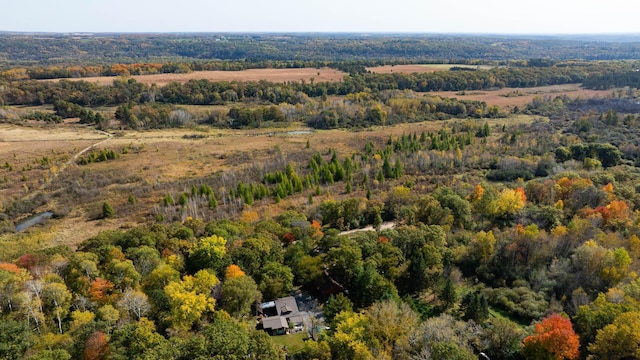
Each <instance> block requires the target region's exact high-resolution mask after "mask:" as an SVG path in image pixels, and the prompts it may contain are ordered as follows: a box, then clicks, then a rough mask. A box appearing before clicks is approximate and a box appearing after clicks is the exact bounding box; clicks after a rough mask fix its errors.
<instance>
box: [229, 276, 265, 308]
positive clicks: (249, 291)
mask: <svg viewBox="0 0 640 360" xmlns="http://www.w3.org/2000/svg"><path fill="white" fill-rule="evenodd" d="M261 299H262V294H261V293H260V291H258V286H257V285H256V283H255V281H253V279H252V278H251V277H250V276H247V275H244V276H239V277H235V278H232V279H228V280H226V281H225V282H224V283H223V284H222V300H221V304H220V305H221V307H222V308H223V309H224V310H225V311H227V312H228V313H229V314H231V315H232V316H233V317H235V318H243V317H245V316H248V315H250V313H251V305H253V304H256V303H258V302H259V301H260V300H261Z"/></svg>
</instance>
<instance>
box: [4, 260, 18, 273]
mask: <svg viewBox="0 0 640 360" xmlns="http://www.w3.org/2000/svg"><path fill="white" fill-rule="evenodd" d="M0 270H4V271H7V272H11V273H14V274H20V268H19V267H18V266H16V265H15V264H12V263H0Z"/></svg>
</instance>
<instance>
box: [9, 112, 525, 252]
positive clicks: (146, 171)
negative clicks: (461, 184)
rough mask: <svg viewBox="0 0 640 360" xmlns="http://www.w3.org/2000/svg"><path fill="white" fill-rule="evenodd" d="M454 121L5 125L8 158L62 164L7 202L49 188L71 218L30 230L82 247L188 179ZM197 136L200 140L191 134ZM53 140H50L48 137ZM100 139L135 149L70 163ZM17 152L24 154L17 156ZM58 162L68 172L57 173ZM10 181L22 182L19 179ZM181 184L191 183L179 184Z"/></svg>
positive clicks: (269, 211)
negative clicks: (132, 200)
mask: <svg viewBox="0 0 640 360" xmlns="http://www.w3.org/2000/svg"><path fill="white" fill-rule="evenodd" d="M532 119H533V117H529V116H523V115H521V116H518V117H512V118H508V119H499V120H491V123H492V125H496V126H501V124H502V123H514V122H522V121H525V122H528V121H531V120H532ZM453 121H460V120H447V121H430V122H423V123H413V124H399V125H394V126H387V127H376V128H370V129H366V130H362V131H357V132H354V131H346V130H326V131H311V130H310V129H307V128H305V127H304V126H303V125H301V124H294V125H292V126H291V127H290V128H287V129H256V130H249V131H247V130H220V129H213V128H209V127H204V126H203V127H197V128H194V129H168V130H154V131H119V132H116V133H114V136H113V137H111V138H106V137H105V135H104V134H101V133H97V132H94V131H92V130H91V129H90V128H86V127H84V126H81V125H77V124H65V125H63V126H60V127H59V128H56V129H49V128H37V127H20V126H15V125H3V126H2V127H1V128H0V134H2V136H1V137H0V139H1V140H2V141H0V158H2V159H15V160H13V163H15V166H14V170H13V171H12V172H13V173H19V174H21V173H22V172H21V171H20V170H19V169H21V167H26V166H28V165H29V164H31V163H34V161H35V159H41V158H42V157H44V156H49V157H52V156H51V154H57V155H56V156H54V159H56V161H54V162H53V163H54V164H53V165H46V166H43V165H41V164H38V166H37V167H36V166H35V164H34V165H33V166H32V167H36V168H37V169H32V170H26V174H27V177H29V178H30V179H31V180H29V181H27V182H26V185H27V186H28V190H27V189H26V188H24V186H23V184H22V183H21V182H20V181H18V182H17V184H16V185H11V186H8V187H7V188H6V189H3V190H2V192H1V193H0V194H2V198H1V199H2V200H3V202H5V203H6V201H7V200H16V199H20V198H22V199H25V198H29V197H33V193H34V192H38V191H39V190H38V189H39V188H40V189H42V192H43V193H44V194H46V196H47V199H48V200H47V203H46V204H44V205H41V206H40V207H39V208H36V209H34V211H33V213H39V212H42V211H46V210H54V211H55V212H59V213H61V214H64V216H62V217H60V218H59V219H53V220H50V221H49V222H48V223H47V224H46V225H44V227H35V228H32V229H30V230H29V231H27V233H33V234H34V236H36V237H37V236H39V235H37V234H39V230H38V229H39V228H40V230H44V231H43V232H42V233H45V234H50V235H48V236H47V237H46V240H42V239H40V240H38V241H39V242H42V241H46V242H47V243H48V244H50V245H58V244H67V245H72V246H73V245H75V244H77V243H78V242H80V241H82V240H84V239H86V238H88V237H90V236H94V235H96V234H97V233H98V232H100V231H102V230H108V229H115V228H127V227H130V226H134V225H135V224H137V223H145V222H152V221H154V220H153V219H154V214H153V213H152V211H151V210H152V209H154V207H156V208H157V207H159V205H160V204H161V202H162V198H163V197H164V196H165V195H166V194H167V193H171V192H175V191H185V192H188V191H190V188H189V187H188V186H187V185H177V184H184V183H185V181H188V180H189V179H196V180H194V181H198V180H197V179H206V178H207V177H211V176H214V175H215V174H217V173H219V172H222V173H240V172H241V171H242V169H245V168H247V167H250V166H252V165H255V164H266V163H269V162H270V161H273V159H274V158H280V159H284V160H285V161H294V162H299V163H304V161H306V159H308V157H310V156H311V155H312V154H314V153H316V152H321V153H326V151H327V149H329V148H332V149H335V150H336V151H337V152H338V153H339V154H341V156H347V155H348V154H351V153H354V152H356V151H361V150H362V148H364V145H365V144H366V143H367V142H368V141H374V142H379V143H383V142H384V141H386V139H387V138H388V137H389V135H393V136H400V135H402V134H403V133H404V134H408V133H413V132H416V133H418V134H419V133H421V132H423V131H425V132H429V131H438V130H439V129H440V128H441V127H442V126H445V125H446V124H447V123H451V122H453ZM294 130H298V131H301V130H302V131H304V133H302V134H290V132H291V131H294ZM7 134H11V137H10V139H11V140H8V139H9V138H8V135H7ZM192 135H198V136H199V137H200V138H198V139H191V138H189V137H190V136H192ZM29 139H36V140H34V141H31V140H29ZM45 139H49V140H48V141H41V140H45ZM307 140H309V143H310V148H309V149H307V148H306V143H307ZM95 143H100V145H99V147H98V149H110V150H114V151H116V152H118V153H120V152H121V149H123V148H125V147H126V148H129V149H133V150H132V151H131V152H128V153H126V154H122V155H120V157H119V158H118V159H116V160H112V161H106V162H98V163H91V164H88V165H78V164H77V163H76V162H75V161H73V162H71V163H70V165H69V166H68V167H66V168H63V167H62V164H64V163H65V162H67V161H68V159H72V158H73V156H74V154H77V153H78V152H80V151H81V150H82V149H83V148H85V147H86V146H91V144H95ZM13 153H15V154H16V157H15V158H13ZM13 163H12V164H13ZM0 165H1V164H0ZM61 168H62V170H60V169H61ZM53 169H55V171H56V172H57V173H58V175H59V176H56V177H53V174H54V170H53ZM12 172H8V171H7V170H6V169H4V168H2V169H0V176H3V174H9V175H10V176H11V177H12V179H14V178H17V177H16V175H14V174H11V173H12ZM47 180H49V181H47ZM9 183H10V184H13V183H14V181H10V182H9ZM89 184H91V185H90V186H89ZM176 186H178V189H176ZM180 186H184V187H185V188H184V189H183V188H179V187H180ZM189 186H190V185H189ZM342 187H343V186H342ZM342 187H339V188H335V189H328V191H327V194H325V195H322V196H321V197H319V198H318V199H317V201H318V202H320V201H322V200H324V199H329V198H333V197H334V196H340V194H341V193H342V192H343V191H344V189H343V188H342ZM78 189H82V190H78ZM218 190H219V189H218ZM218 190H216V191H218ZM363 191H364V190H362V189H356V190H354V193H355V194H356V196H358V195H360V196H362V197H364V195H365V194H364V192H363ZM360 192H362V194H360ZM130 194H131V195H134V196H135V197H136V199H137V202H136V204H135V205H132V204H129V203H128V201H127V200H128V196H129V195H130ZM104 201H108V202H109V203H110V204H111V205H112V206H113V207H114V209H115V210H116V213H117V216H116V217H115V218H113V219H108V220H103V219H99V214H100V209H101V205H102V203H103V202H104ZM306 201H307V196H306V194H303V195H301V196H298V197H290V198H287V199H284V200H283V201H282V202H280V203H279V204H275V203H274V201H273V199H272V198H269V199H267V200H263V201H261V202H259V203H256V204H254V206H253V208H252V209H251V210H253V211H257V212H258V213H259V214H260V215H261V216H266V217H269V216H273V215H275V214H278V213H280V212H281V211H284V210H286V209H290V208H297V207H299V206H301V205H303V204H305V203H306ZM15 236H25V235H24V234H22V235H5V236H3V237H4V239H2V238H3V237H0V241H8V240H9V238H11V237H15Z"/></svg>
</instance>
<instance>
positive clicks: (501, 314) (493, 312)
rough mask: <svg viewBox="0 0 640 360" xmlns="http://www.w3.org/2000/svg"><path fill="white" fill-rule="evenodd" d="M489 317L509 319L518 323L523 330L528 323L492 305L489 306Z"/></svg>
mask: <svg viewBox="0 0 640 360" xmlns="http://www.w3.org/2000/svg"><path fill="white" fill-rule="evenodd" d="M489 317H490V318H491V317H492V318H498V319H506V320H509V321H511V322H513V323H516V324H518V326H519V327H520V328H522V329H523V330H525V329H526V328H527V327H528V326H529V325H530V324H529V323H527V322H525V321H522V319H518V318H515V317H512V316H509V314H507V313H506V312H505V311H502V310H501V309H498V308H495V307H492V306H489Z"/></svg>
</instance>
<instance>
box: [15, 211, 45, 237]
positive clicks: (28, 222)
mask: <svg viewBox="0 0 640 360" xmlns="http://www.w3.org/2000/svg"><path fill="white" fill-rule="evenodd" d="M52 216H53V213H52V212H51V211H46V212H43V213H41V214H37V215H34V216H32V217H30V218H27V219H25V220H22V221H21V222H19V223H18V224H16V231H18V232H20V231H24V230H26V229H28V228H30V227H32V226H33V225H37V224H41V223H43V222H45V221H47V220H49V219H51V217H52Z"/></svg>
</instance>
